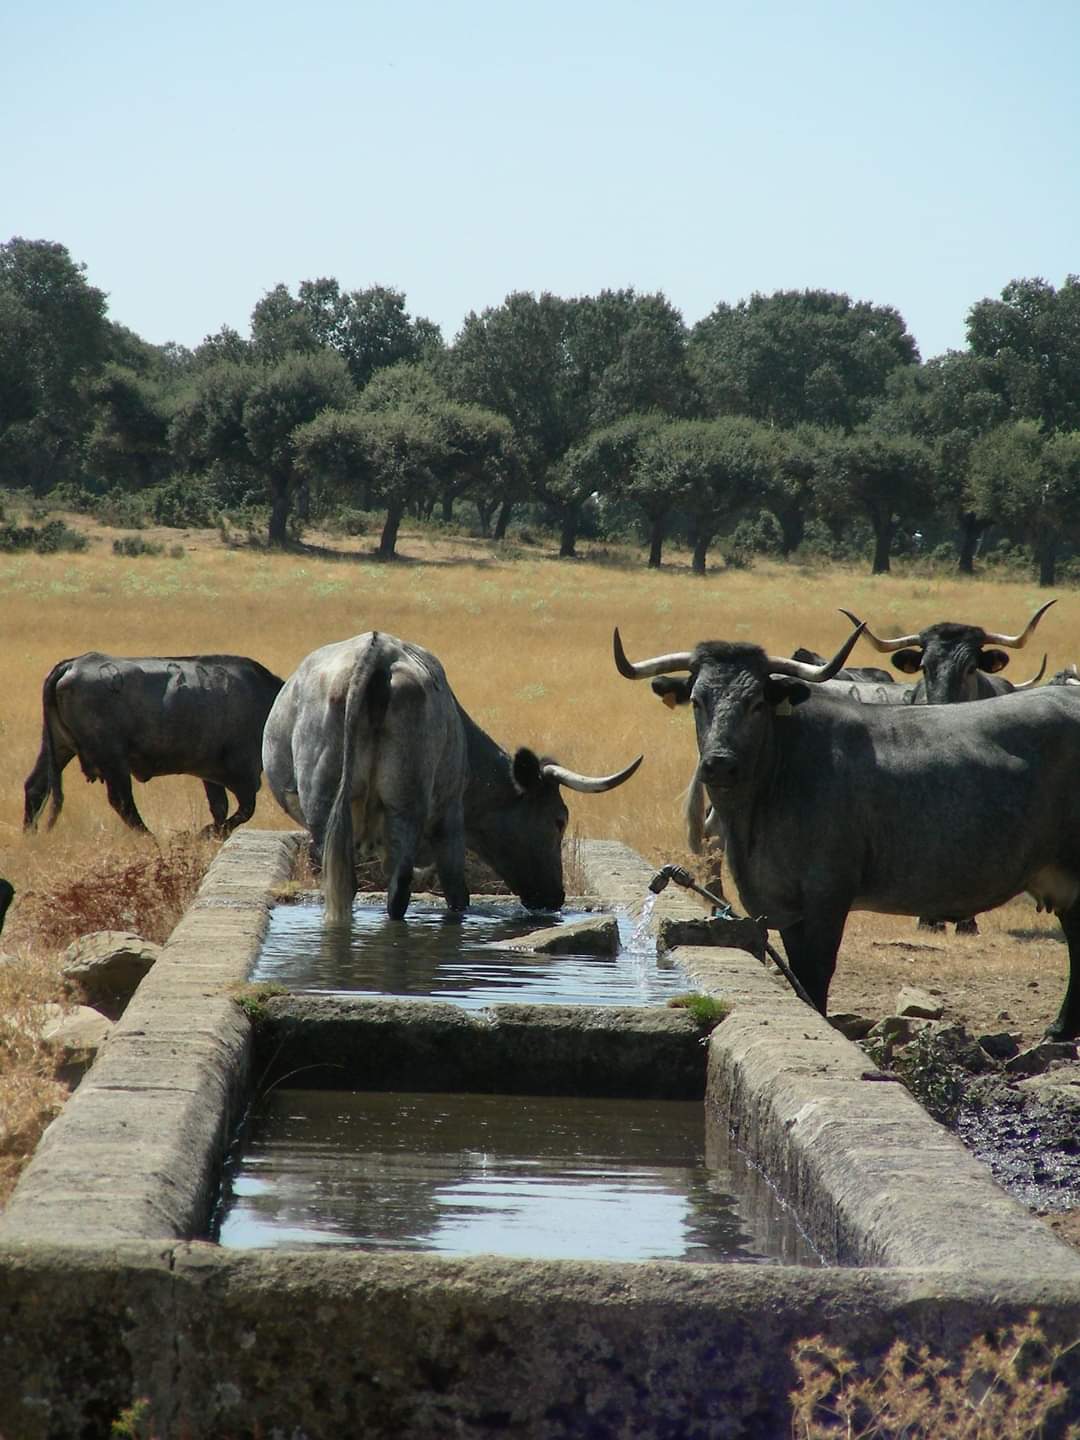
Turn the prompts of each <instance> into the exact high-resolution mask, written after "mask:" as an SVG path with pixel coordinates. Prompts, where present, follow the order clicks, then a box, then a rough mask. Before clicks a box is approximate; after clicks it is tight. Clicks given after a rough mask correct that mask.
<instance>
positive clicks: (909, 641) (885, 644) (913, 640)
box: [840, 606, 919, 655]
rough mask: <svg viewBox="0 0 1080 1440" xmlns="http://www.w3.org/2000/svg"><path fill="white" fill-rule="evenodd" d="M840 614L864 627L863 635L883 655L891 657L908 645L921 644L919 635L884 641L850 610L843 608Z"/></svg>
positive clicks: (854, 623) (901, 636) (853, 623)
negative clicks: (894, 652)
mask: <svg viewBox="0 0 1080 1440" xmlns="http://www.w3.org/2000/svg"><path fill="white" fill-rule="evenodd" d="M840 614H841V615H846V616H847V618H848V619H849V620H850V621H851V623H852V625H861V626H862V627H863V634H864V635H865V636H866V638H867V640H869V641H870V644H871V645H873V647H874V649H875V650H879V651H880V652H881V654H882V655H891V654H892V652H893V651H894V650H903V649H904V647H905V646H906V645H917V644H918V643H919V637H918V635H898V636H897V637H896V639H895V640H882V639H880V638H879V637H878V636H877V635H875V634H874V632H873V631H872V630H871V629H870V627H869V625H867V623H866V621H865V620H860V619H859V617H858V616H857V615H853V614H852V613H851V611H850V610H845V609H844V608H843V606H841V607H840Z"/></svg>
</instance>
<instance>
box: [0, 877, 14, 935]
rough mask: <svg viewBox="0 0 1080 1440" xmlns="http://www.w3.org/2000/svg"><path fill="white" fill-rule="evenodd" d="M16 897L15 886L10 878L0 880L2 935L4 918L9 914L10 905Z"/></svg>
mask: <svg viewBox="0 0 1080 1440" xmlns="http://www.w3.org/2000/svg"><path fill="white" fill-rule="evenodd" d="M14 899H15V886H14V885H12V883H11V881H10V880H0V935H2V934H3V931H4V920H5V918H6V916H7V912H8V906H9V905H10V904H11V902H12V900H14Z"/></svg>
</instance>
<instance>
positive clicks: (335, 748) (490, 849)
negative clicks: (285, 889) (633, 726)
mask: <svg viewBox="0 0 1080 1440" xmlns="http://www.w3.org/2000/svg"><path fill="white" fill-rule="evenodd" d="M263 764H264V765H265V767H266V779H267V783H268V784H269V786H270V788H271V790H272V791H273V792H274V796H275V798H276V799H277V802H278V804H279V805H280V806H281V807H282V809H283V810H285V811H286V812H287V813H288V814H289V815H291V816H292V818H293V819H294V820H296V821H298V822H299V823H300V824H301V825H303V826H305V827H306V828H307V829H308V830H309V831H310V833H311V838H312V843H313V847H314V850H315V853H316V855H317V856H318V857H319V858H321V862H322V879H323V893H324V895H325V897H326V919H327V921H328V922H331V923H343V922H346V921H348V919H349V918H350V914H351V910H352V901H353V896H354V895H355V894H356V873H355V860H356V852H357V849H358V848H359V850H360V852H361V853H362V854H379V855H382V856H383V857H384V859H385V860H386V861H387V864H388V867H389V872H390V882H389V885H388V887H387V897H386V908H387V912H388V913H389V915H390V917H391V919H394V920H401V919H402V918H403V917H404V915H405V911H406V909H407V908H408V904H409V899H410V896H411V894H412V879H413V869H414V866H415V865H417V864H428V863H431V861H433V862H434V864H435V866H436V869H437V870H438V874H439V879H440V880H441V881H442V885H443V889H444V892H445V895H446V900H447V904H448V905H449V907H450V909H451V910H464V909H466V908H467V906H468V904H469V892H468V888H467V886H466V883H465V846H466V844H468V846H469V848H470V849H472V850H474V851H475V852H476V853H477V854H478V855H479V856H480V857H481V859H482V860H485V861H486V862H487V863H488V864H489V865H490V866H491V867H492V868H493V869H494V870H495V871H496V873H497V874H499V875H500V876H501V877H502V879H503V880H504V881H505V882H506V883H507V885H509V886H510V888H511V889H512V890H513V891H514V893H515V894H516V895H519V896H520V897H521V899H522V900H523V902H524V903H525V904H526V905H527V906H529V907H530V908H531V909H537V910H557V909H558V908H559V907H560V906H561V905H562V903H563V899H564V892H563V879H562V840H563V832H564V830H565V829H566V822H567V818H568V812H567V809H566V805H565V803H564V801H563V798H562V795H561V794H560V793H559V787H560V786H561V785H565V786H566V787H567V788H568V789H571V790H581V791H592V792H595V791H601V790H612V789H614V788H615V786H617V785H622V784H623V783H624V781H626V780H629V778H630V776H631V775H633V773H634V771H635V770H636V769H637V768H638V766H639V765H640V764H641V757H640V756H638V758H637V759H636V760H635V761H634V762H633V764H632V765H628V766H627V767H626V769H625V770H620V771H619V773H618V774H616V775H608V776H604V777H599V778H590V777H588V776H585V775H578V774H575V773H574V772H573V771H572V770H566V769H564V768H563V767H562V766H561V765H556V764H554V763H552V762H551V761H546V760H541V759H539V758H538V757H537V756H536V755H535V754H534V753H533V752H532V751H531V750H526V749H521V750H518V751H517V753H516V754H515V755H514V757H513V759H512V760H511V758H510V756H509V755H508V754H507V753H506V751H505V750H503V749H502V748H501V747H500V746H499V745H497V744H496V743H495V741H494V740H492V739H491V737H490V736H488V735H486V734H485V733H484V731H483V730H481V729H480V727H479V726H478V725H477V724H475V723H474V721H472V720H471V719H470V718H469V716H468V715H467V714H466V713H465V711H464V710H463V709H462V707H461V705H460V703H459V702H458V700H457V698H456V697H455V695H454V692H453V691H452V690H451V688H450V684H449V682H448V680H447V678H446V672H445V671H444V670H443V667H442V665H441V664H440V662H439V661H438V660H437V659H436V658H435V656H434V655H432V654H430V653H429V652H428V651H427V650H423V649H421V648H420V646H419V645H410V644H408V643H407V642H406V641H404V640H396V639H395V638H394V637H393V636H392V635H385V634H382V633H380V632H379V631H368V632H366V633H365V634H363V635H356V636H354V637H353V638H352V639H351V640H341V641H339V642H337V643H336V644H333V645H324V646H323V647H322V648H321V649H319V650H315V651H313V652H312V654H310V655H309V656H308V657H307V658H306V659H305V660H303V661H302V662H301V664H300V665H299V667H298V668H297V670H296V671H295V673H294V674H293V675H291V676H290V677H289V679H288V680H287V681H286V683H285V686H284V688H283V690H282V691H281V694H280V695H279V696H278V698H277V701H276V702H275V704H274V708H273V710H272V711H271V712H270V717H269V719H268V720H267V722H266V734H265V737H264V741H263Z"/></svg>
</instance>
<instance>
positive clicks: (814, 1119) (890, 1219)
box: [584, 846, 1080, 1278]
mask: <svg viewBox="0 0 1080 1440" xmlns="http://www.w3.org/2000/svg"><path fill="white" fill-rule="evenodd" d="M623 850H624V853H621V854H620V855H619V856H618V860H619V872H620V880H621V883H622V884H623V885H624V886H625V888H626V890H627V892H628V893H630V894H634V893H636V895H637V896H638V897H639V900H640V897H642V896H643V895H644V894H645V893H646V888H647V886H648V881H649V879H650V878H651V875H652V873H653V871H652V870H651V868H650V867H649V866H647V865H646V864H645V862H644V860H642V859H641V857H640V856H635V854H634V852H633V851H626V850H625V847H623ZM584 860H585V867H584V868H585V871H586V874H587V876H588V878H589V881H590V883H591V884H594V885H596V886H597V887H598V888H599V884H600V882H601V880H602V869H603V866H604V852H603V851H602V850H601V851H594V850H593V848H592V847H591V846H586V847H585V849H584ZM598 872H600V873H598ZM666 899H667V895H666V892H665V893H664V894H662V895H661V896H660V897H659V901H660V902H664V901H666ZM658 908H659V906H658ZM655 913H656V912H654V918H655ZM698 913H699V914H700V913H701V911H700V907H698ZM672 953H673V955H674V958H675V959H676V961H677V962H678V964H680V965H681V966H682V967H683V968H684V969H685V970H686V971H687V972H688V974H689V975H690V976H691V978H692V979H693V981H694V983H695V984H696V985H699V986H700V987H701V989H703V990H705V991H707V992H709V993H711V994H715V995H719V996H721V997H722V998H725V999H727V1000H730V1001H731V1003H732V1005H733V1007H734V1009H733V1013H732V1014H731V1015H730V1016H729V1018H728V1019H727V1020H725V1021H724V1022H723V1024H721V1025H720V1026H718V1027H717V1029H716V1030H715V1031H714V1032H713V1035H712V1038H711V1040H710V1043H709V1080H708V1089H707V1104H708V1106H709V1109H710V1111H711V1113H712V1115H713V1117H714V1118H715V1119H716V1120H718V1121H719V1122H720V1123H724V1124H726V1125H727V1126H728V1128H729V1129H730V1131H731V1133H732V1135H733V1136H734V1138H735V1141H736V1143H737V1144H738V1146H739V1148H740V1149H741V1150H742V1151H743V1153H744V1154H745V1155H746V1156H747V1157H748V1158H749V1159H750V1161H751V1163H753V1164H755V1165H757V1166H758V1167H759V1168H760V1169H762V1170H763V1171H764V1172H765V1173H766V1174H767V1175H768V1176H769V1178H770V1180H771V1181H772V1183H773V1184H774V1185H775V1186H776V1187H777V1189H778V1191H779V1193H780V1195H781V1197H782V1198H783V1199H784V1200H785V1201H787V1203H789V1204H790V1205H791V1206H792V1208H793V1209H794V1211H795V1213H796V1214H797V1215H798V1217H799V1220H800V1223H801V1224H802V1225H803V1226H804V1227H805V1229H806V1231H807V1233H808V1234H809V1236H810V1238H811V1240H812V1241H813V1242H814V1244H815V1245H816V1246H817V1247H818V1249H819V1250H820V1251H821V1253H822V1254H824V1255H825V1256H826V1257H827V1258H828V1259H830V1260H832V1261H834V1262H836V1263H840V1264H856V1265H884V1266H900V1267H919V1266H926V1267H927V1268H932V1269H936V1270H984V1271H986V1272H987V1273H988V1274H998V1275H1005V1274H1013V1275H1016V1274H1026V1275H1040V1274H1042V1275H1050V1276H1059V1275H1060V1276H1065V1275H1069V1276H1076V1277H1077V1278H1080V1255H1078V1254H1077V1252H1076V1250H1075V1249H1073V1248H1072V1247H1071V1246H1069V1245H1066V1244H1065V1243H1064V1242H1063V1241H1061V1240H1059V1239H1058V1238H1057V1236H1056V1235H1054V1234H1053V1232H1052V1231H1051V1230H1050V1229H1049V1227H1048V1226H1046V1225H1044V1224H1042V1223H1041V1222H1040V1221H1039V1220H1038V1219H1036V1218H1035V1217H1034V1216H1033V1215H1031V1214H1029V1212H1028V1211H1027V1210H1026V1209H1025V1208H1024V1206H1023V1205H1021V1204H1020V1203H1019V1202H1018V1201H1016V1200H1014V1199H1012V1197H1011V1196H1009V1195H1007V1194H1006V1193H1005V1191H1004V1190H1002V1189H1001V1187H1000V1186H999V1185H998V1184H997V1182H996V1181H995V1180H994V1179H993V1177H992V1175H991V1173H990V1171H989V1170H988V1169H987V1168H986V1167H985V1166H984V1165H982V1164H981V1163H980V1162H978V1161H977V1160H975V1159H974V1157H973V1156H972V1155H971V1154H970V1153H969V1152H968V1151H967V1150H966V1149H965V1147H964V1146H963V1144H962V1143H961V1142H960V1141H959V1140H958V1139H957V1138H956V1137H955V1136H954V1135H952V1134H950V1133H949V1132H948V1131H947V1130H945V1129H944V1127H943V1126H941V1125H938V1124H937V1123H936V1122H935V1121H934V1120H932V1119H930V1117H929V1116H928V1115H927V1114H926V1112H925V1111H924V1110H923V1109H922V1107H921V1106H920V1105H919V1104H918V1103H917V1101H915V1100H914V1099H913V1098H912V1096H911V1095H909V1094H908V1092H907V1091H906V1090H905V1089H904V1088H903V1086H901V1085H899V1084H896V1083H889V1082H885V1080H884V1077H883V1076H882V1075H881V1074H880V1072H878V1071H877V1070H876V1069H875V1067H874V1065H873V1064H872V1063H871V1062H870V1061H869V1060H868V1058H867V1056H866V1055H865V1054H864V1052H863V1051H861V1050H860V1049H859V1048H858V1047H857V1046H856V1045H855V1044H853V1043H852V1042H851V1041H850V1040H847V1039H845V1037H844V1036H842V1035H840V1034H839V1033H838V1032H837V1031H836V1030H834V1029H833V1028H832V1026H831V1025H829V1024H828V1023H827V1022H826V1021H825V1020H824V1019H823V1018H822V1017H821V1016H820V1015H818V1014H817V1013H816V1011H813V1010H811V1009H810V1008H809V1007H808V1006H806V1005H805V1004H803V1002H802V1001H800V1000H799V999H798V997H797V996H796V995H795V994H794V993H793V992H792V990H791V989H790V988H789V986H788V985H787V982H786V981H785V980H784V979H783V978H782V977H781V976H780V975H779V974H777V973H776V972H775V971H773V970H772V969H769V970H766V968H765V967H764V966H763V965H761V964H760V963H759V962H758V961H757V960H755V959H754V958H753V956H751V955H749V954H747V953H746V952H745V951H742V950H729V949H719V948H713V947H699V946H694V947H691V946H681V947H680V948H679V949H678V950H676V951H674V952H672ZM840 963H841V964H843V957H842V956H841V960H840ZM883 1082H884V1083H883Z"/></svg>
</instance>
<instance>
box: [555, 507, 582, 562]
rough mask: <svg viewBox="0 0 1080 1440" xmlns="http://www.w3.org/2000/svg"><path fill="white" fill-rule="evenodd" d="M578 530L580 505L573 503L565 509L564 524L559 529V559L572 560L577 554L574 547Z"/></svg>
mask: <svg viewBox="0 0 1080 1440" xmlns="http://www.w3.org/2000/svg"><path fill="white" fill-rule="evenodd" d="M577 532H578V507H577V506H576V505H571V506H570V507H569V508H568V509H566V510H564V511H563V517H562V525H561V526H560V529H559V559H560V560H571V559H573V557H574V556H575V555H576V554H577V551H576V550H575V549H574V546H575V544H576V543H577Z"/></svg>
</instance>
